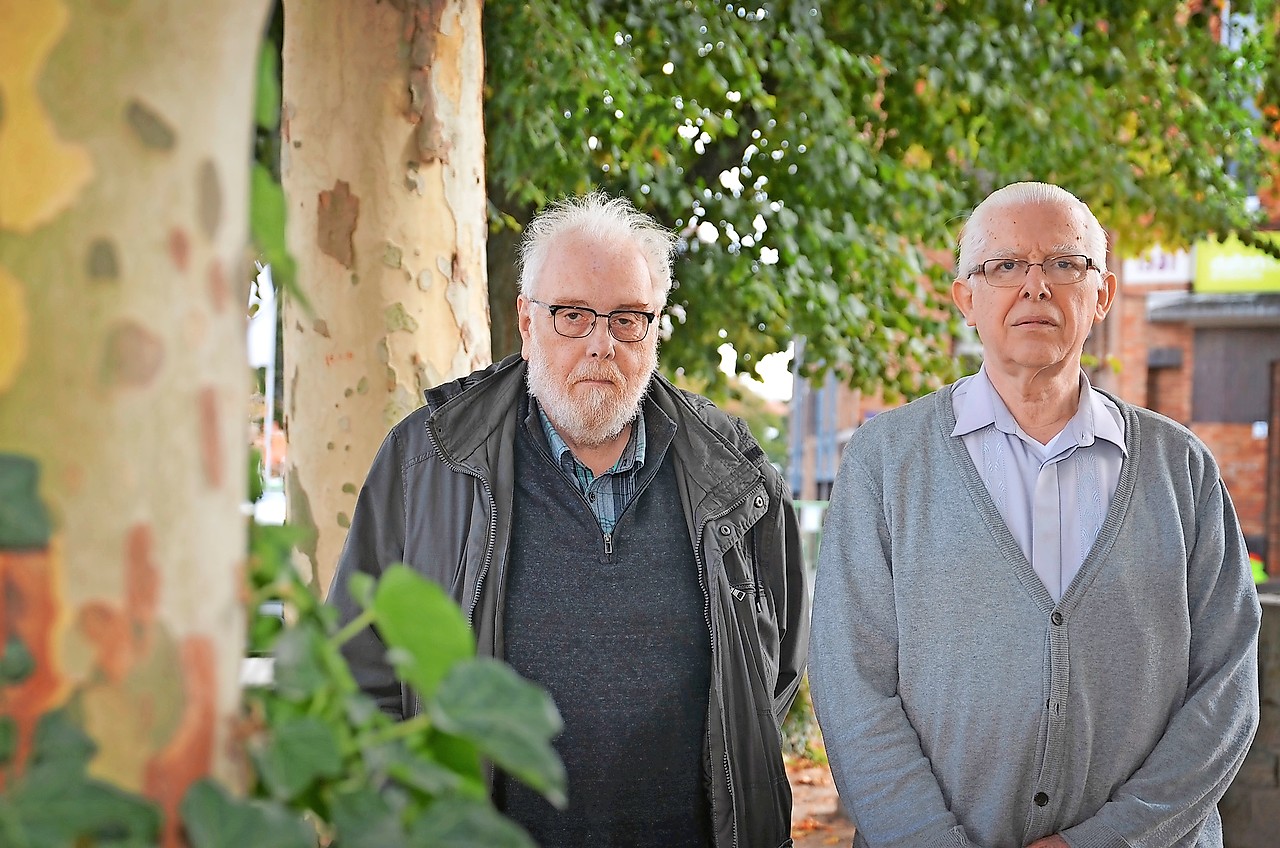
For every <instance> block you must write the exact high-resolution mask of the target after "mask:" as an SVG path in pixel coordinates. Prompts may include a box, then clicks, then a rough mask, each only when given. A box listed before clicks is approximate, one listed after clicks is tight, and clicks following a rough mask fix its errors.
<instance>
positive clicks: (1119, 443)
mask: <svg viewBox="0 0 1280 848" xmlns="http://www.w3.org/2000/svg"><path fill="white" fill-rule="evenodd" d="M952 397H953V403H954V406H955V413H956V426H955V428H954V429H953V430H952V431H951V435H953V436H964V435H967V434H969V433H972V432H974V431H976V430H981V429H982V428H983V427H988V426H992V425H994V426H995V428H996V429H997V430H999V431H1000V432H1002V433H1007V434H1009V435H1011V436H1019V437H1024V436H1025V434H1024V433H1023V432H1022V428H1021V427H1019V426H1018V422H1017V420H1015V419H1014V417H1013V413H1011V412H1009V407H1007V406H1005V403H1004V401H1003V400H1002V399H1001V397H1000V395H999V393H998V392H996V387H995V386H993V385H992V384H991V378H990V377H989V376H988V375H987V369H986V366H985V365H984V366H983V367H982V368H980V369H978V373H977V374H974V375H973V376H972V377H966V378H965V379H963V380H961V381H960V382H959V383H958V384H957V385H956V388H955V391H954V393H953V395H952ZM1027 438H1029V437H1027ZM1097 439H1103V440H1104V441H1108V442H1111V443H1112V444H1114V445H1115V446H1116V447H1118V448H1120V450H1121V452H1122V453H1124V454H1125V455H1128V451H1127V450H1126V449H1125V445H1124V418H1123V416H1121V414H1120V409H1119V408H1118V407H1117V406H1116V405H1115V403H1114V402H1113V401H1112V400H1111V399H1110V398H1108V397H1107V396H1106V395H1104V394H1102V393H1101V392H1099V391H1096V390H1095V389H1094V388H1093V386H1092V385H1091V384H1090V383H1089V378H1088V376H1087V375H1086V374H1085V373H1084V370H1083V369H1082V370H1081V371H1080V405H1079V407H1077V409H1076V414H1075V415H1073V416H1072V418H1071V420H1070V421H1068V422H1067V426H1066V427H1064V428H1063V432H1062V433H1061V434H1059V435H1058V436H1057V437H1055V439H1054V442H1056V443H1057V444H1058V445H1059V446H1060V447H1065V446H1067V445H1075V446H1080V447H1084V446H1087V445H1091V444H1093V443H1094V441H1095V440H1097Z"/></svg>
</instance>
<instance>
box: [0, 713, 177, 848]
mask: <svg viewBox="0 0 1280 848" xmlns="http://www.w3.org/2000/svg"><path fill="white" fill-rule="evenodd" d="M93 751H94V747H93V743H92V742H90V741H89V739H88V737H86V736H85V735H84V733H83V731H81V730H80V729H79V728H77V727H76V726H75V725H74V724H72V723H71V721H70V720H69V719H68V718H67V716H66V715H65V714H64V713H63V712H62V711H61V710H59V711H55V712H53V713H48V714H46V715H45V716H43V717H42V718H41V720H40V724H39V725H38V727H37V730H36V738H35V742H34V748H33V754H32V758H31V761H30V762H29V763H28V766H27V770H26V772H25V773H23V774H21V775H19V776H17V778H16V779H15V780H13V782H12V783H10V784H9V785H8V787H7V788H6V791H5V792H4V794H0V823H3V825H2V827H3V830H0V834H3V835H4V836H5V837H6V844H13V845H15V846H22V845H27V846H32V848H36V846H39V848H43V846H63V845H75V844H126V843H127V844H133V845H144V844H146V845H154V844H155V841H156V839H157V837H158V834H159V830H160V812H159V810H157V809H156V807H155V805H154V804H152V803H151V802H150V801H149V800H147V799H144V798H141V797H138V796H136V795H132V794H129V793H127V792H124V791H123V790H120V789H117V788H116V787H114V786H112V785H110V784H107V783H103V782H101V781H98V780H94V779H92V778H90V777H89V776H88V775H87V774H86V772H85V769H86V767H87V765H88V763H89V759H90V757H92V756H93Z"/></svg>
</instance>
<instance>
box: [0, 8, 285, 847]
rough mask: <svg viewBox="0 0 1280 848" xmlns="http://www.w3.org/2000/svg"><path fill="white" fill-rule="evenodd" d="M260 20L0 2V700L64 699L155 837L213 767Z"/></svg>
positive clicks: (24, 709)
mask: <svg viewBox="0 0 1280 848" xmlns="http://www.w3.org/2000/svg"><path fill="white" fill-rule="evenodd" d="M265 7H266V3H265V0H120V2H112V3H87V2H80V3H74V4H67V3H64V2H62V0H42V2H39V3H32V2H21V0H19V2H12V0H0V21H3V24H0V492H3V495H0V497H3V499H4V506H5V507H6V509H5V510H4V517H3V520H0V589H2V590H3V593H4V598H3V604H0V607H3V608H4V609H5V610H6V612H7V615H6V616H5V617H4V618H3V620H2V621H0V626H3V629H4V633H3V634H2V635H3V636H5V637H11V636H14V635H19V636H20V637H21V638H22V639H23V641H24V642H27V643H28V644H29V647H30V648H31V649H32V650H33V652H34V654H35V656H36V660H37V671H36V675H35V676H33V677H32V678H30V679H29V681H28V682H27V684H24V685H26V686H27V687H28V688H27V689H25V690H21V691H18V692H16V693H14V692H10V693H8V695H7V696H6V697H5V698H4V699H3V700H0V711H4V712H7V713H9V714H10V715H15V716H16V718H17V719H18V724H19V729H20V731H22V730H23V728H24V727H25V728H28V729H29V727H30V722H31V720H32V715H33V714H34V713H36V712H38V711H39V710H42V709H47V708H49V707H53V706H57V705H59V704H61V703H63V702H65V701H66V700H67V699H68V698H69V697H71V696H72V695H75V696H76V698H77V699H78V703H79V707H80V709H79V715H80V716H81V717H82V719H83V721H84V722H85V725H86V728H87V730H88V731H89V733H90V735H91V736H92V737H93V738H94V740H95V741H96V743H97V745H98V749H99V753H98V756H97V758H96V759H95V761H94V764H93V767H92V768H93V771H94V772H95V773H96V774H97V775H98V776H100V777H104V778H106V779H109V780H111V781H112V782H114V783H115V784H117V785H119V786H121V787H124V788H126V789H130V790H134V791H141V792H145V793H146V794H148V795H150V796H151V797H153V798H155V799H156V800H158V801H159V802H160V803H161V805H162V807H163V808H164V809H165V811H166V812H167V813H169V814H170V816H169V819H168V823H167V825H166V831H165V834H166V835H165V844H167V845H172V844H177V842H176V840H177V833H178V831H177V824H176V819H175V817H174V816H173V815H172V813H173V812H174V811H175V809H176V806H177V803H178V801H179V800H180V798H181V796H182V794H183V793H184V792H185V790H186V788H187V787H188V786H189V785H190V783H191V782H192V781H193V780H195V779H196V778H198V777H201V776H204V775H207V774H210V773H212V774H214V775H215V776H219V777H222V778H223V779H226V780H229V781H233V782H234V780H235V778H236V770H235V769H234V767H233V765H232V764H231V763H230V762H228V752H229V750H230V746H229V745H228V744H227V743H228V738H227V733H228V730H229V725H230V722H231V720H232V718H233V717H234V716H235V715H236V714H237V711H238V704H239V688H238V684H237V675H238V669H239V664H240V658H241V654H242V648H243V630H244V628H243V621H244V619H243V609H242V605H241V602H240V599H239V596H240V589H241V585H240V581H241V578H242V570H243V563H244V558H245V536H244V518H243V515H242V513H241V503H242V501H243V499H244V494H245V482H246V480H245V468H246V442H247V438H246V431H245V426H246V421H247V419H248V395H249V390H250V386H249V372H248V369H247V367H246V364H245V355H244V350H245V337H244V332H245V321H244V305H243V304H244V301H245V297H244V295H245V287H246V283H247V280H248V275H247V271H248V268H247V263H246V254H245V243H246V229H247V204H248V191H247V187H248V166H249V150H250V145H251V139H252V135H251V122H252V115H253V92H254V84H253V83H254V72H255V57H256V53H257V49H258V33H259V32H260V30H261V25H262V20H263V16H264V13H265ZM228 290H231V291H234V292H235V296H234V297H228ZM15 506H16V507H18V509H19V512H18V513H17V516H18V517H17V518H15V517H14V516H15V513H14V512H13V511H12V510H11V509H10V507H15Z"/></svg>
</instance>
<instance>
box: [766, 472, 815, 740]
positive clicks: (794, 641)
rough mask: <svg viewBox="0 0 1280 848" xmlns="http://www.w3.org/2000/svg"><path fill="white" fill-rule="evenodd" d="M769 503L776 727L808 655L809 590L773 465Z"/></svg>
mask: <svg viewBox="0 0 1280 848" xmlns="http://www.w3.org/2000/svg"><path fill="white" fill-rule="evenodd" d="M765 479H766V484H767V485H768V486H769V487H770V492H769V495H770V498H771V502H772V503H776V504H778V510H777V518H776V530H777V532H776V535H775V538H774V541H773V544H772V545H771V546H770V550H769V551H768V555H769V556H770V557H772V558H775V559H776V560H777V561H775V562H770V563H768V572H769V573H770V574H771V575H775V577H774V580H775V581H776V582H777V583H778V584H780V585H778V586H777V587H776V588H775V590H774V593H773V597H774V602H775V604H776V605H777V614H778V627H779V628H780V632H779V647H778V682H777V685H776V686H775V688H774V692H773V718H774V721H775V722H776V723H777V725H778V726H779V727H781V726H782V722H783V719H785V718H786V717H787V711H788V710H790V709H791V703H792V702H793V701H794V700H795V698H796V692H798V691H799V690H800V679H801V678H802V677H803V676H804V671H805V663H806V662H807V660H808V656H809V588H808V586H807V585H806V581H805V570H804V550H803V548H802V547H801V544H800V524H799V522H798V521H797V520H796V510H795V506H794V505H793V504H792V503H791V490H790V488H789V487H788V486H787V484H786V481H785V480H783V479H782V475H780V474H778V473H777V471H776V470H775V469H774V468H773V466H772V465H770V466H769V470H768V472H767V476H766V478H765Z"/></svg>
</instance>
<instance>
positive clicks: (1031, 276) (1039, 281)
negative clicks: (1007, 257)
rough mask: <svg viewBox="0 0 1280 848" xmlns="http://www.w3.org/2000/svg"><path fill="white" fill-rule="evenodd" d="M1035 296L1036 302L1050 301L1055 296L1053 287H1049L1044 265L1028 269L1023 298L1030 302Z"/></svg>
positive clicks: (1023, 282) (1024, 281)
mask: <svg viewBox="0 0 1280 848" xmlns="http://www.w3.org/2000/svg"><path fill="white" fill-rule="evenodd" d="M1033 294H1034V295H1035V298H1036V300H1048V299H1049V298H1050V297H1051V296H1052V295H1053V287H1052V286H1050V285H1049V278H1048V277H1046V276H1045V273H1044V266H1043V265H1038V264H1037V265H1032V266H1031V267H1029V268H1027V278H1026V279H1025V280H1023V281H1022V296H1023V297H1025V298H1027V299H1028V300H1029V299H1030V298H1031V297H1032V295H1033Z"/></svg>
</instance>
